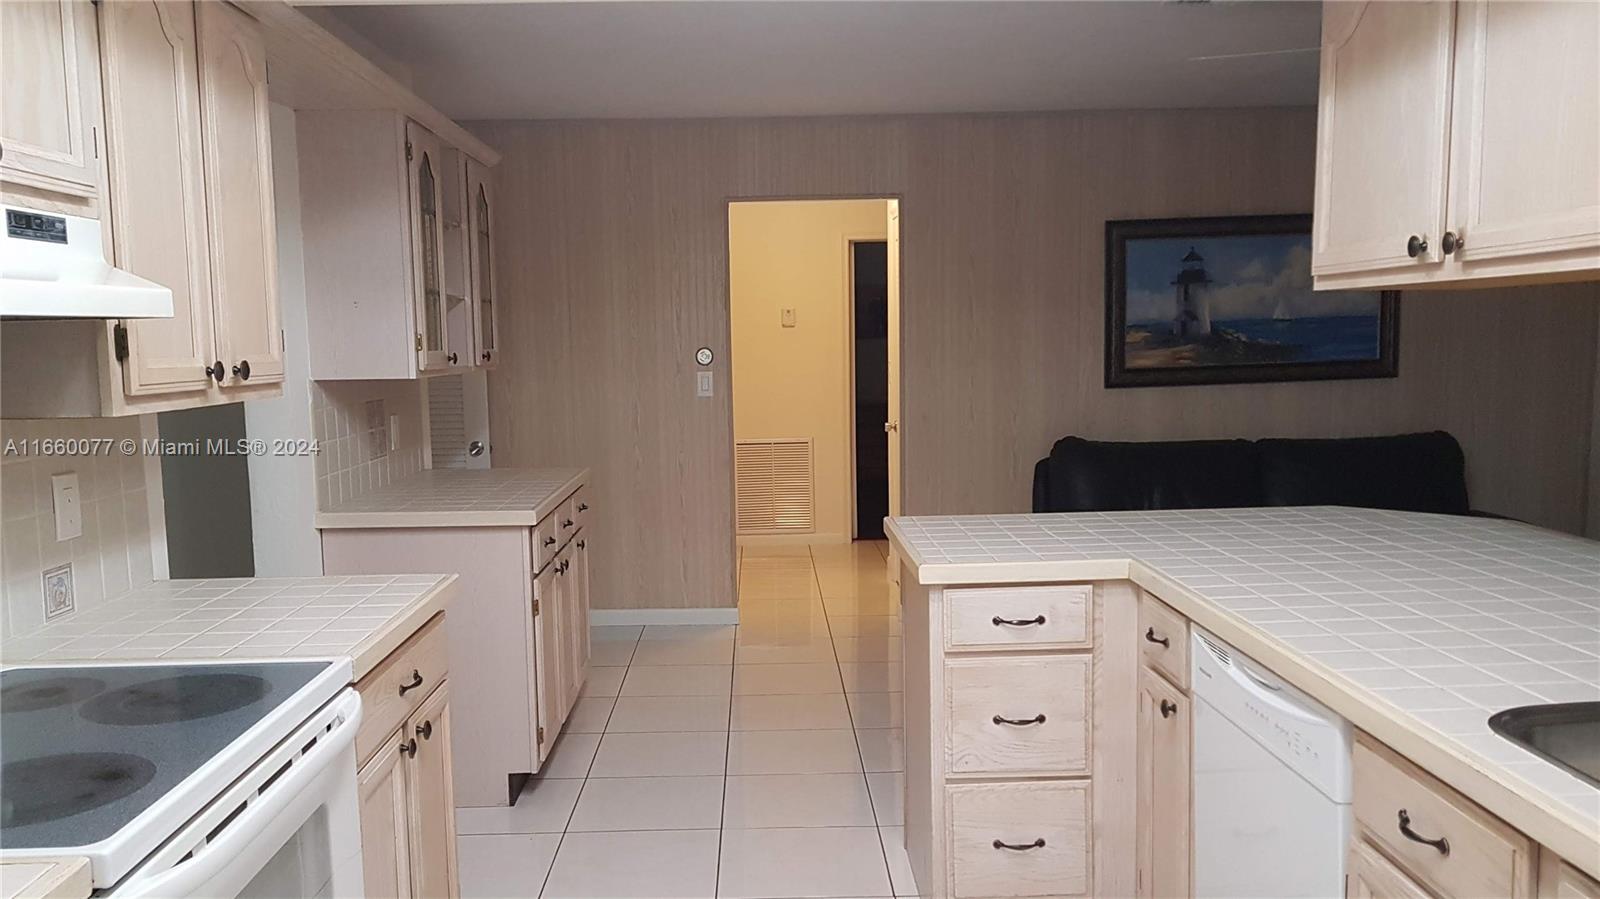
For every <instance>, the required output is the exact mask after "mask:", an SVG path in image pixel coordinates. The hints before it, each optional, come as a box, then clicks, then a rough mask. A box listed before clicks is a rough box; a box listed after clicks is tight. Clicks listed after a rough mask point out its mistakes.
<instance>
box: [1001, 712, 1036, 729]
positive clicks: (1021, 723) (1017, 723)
mask: <svg viewBox="0 0 1600 899" xmlns="http://www.w3.org/2000/svg"><path fill="white" fill-rule="evenodd" d="M994 723H996V724H1009V725H1011V726H1012V727H1027V726H1028V725H1030V724H1043V723H1044V713H1043V712H1040V713H1039V714H1037V715H1034V716H1033V717H1032V718H1002V717H1000V716H999V715H996V716H994Z"/></svg>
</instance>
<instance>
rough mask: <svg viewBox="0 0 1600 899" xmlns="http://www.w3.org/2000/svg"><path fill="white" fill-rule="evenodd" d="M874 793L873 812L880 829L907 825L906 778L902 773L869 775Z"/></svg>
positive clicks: (870, 788) (868, 778)
mask: <svg viewBox="0 0 1600 899" xmlns="http://www.w3.org/2000/svg"><path fill="white" fill-rule="evenodd" d="M867 789H868V790H869V791H871V793H872V811H873V813H874V814H876V815H877V816H878V826H879V827H899V826H900V825H902V824H904V823H905V816H906V814H905V798H906V776H905V773H904V772H902V771H875V772H873V773H871V774H868V775H867Z"/></svg>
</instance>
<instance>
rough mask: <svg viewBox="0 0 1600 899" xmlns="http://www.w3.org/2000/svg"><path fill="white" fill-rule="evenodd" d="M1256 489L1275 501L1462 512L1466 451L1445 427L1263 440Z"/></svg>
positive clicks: (1270, 501) (1465, 508) (1269, 501)
mask: <svg viewBox="0 0 1600 899" xmlns="http://www.w3.org/2000/svg"><path fill="white" fill-rule="evenodd" d="M1256 446H1257V447H1258V448H1259V450H1260V466H1261V492H1262V494H1263V499H1264V502H1265V503H1267V504H1268V505H1274V506H1321V505H1337V506H1362V507H1365V508H1369V509H1400V510H1403V511H1408V512H1443V513H1447V514H1450V515H1465V514H1467V512H1468V511H1469V510H1470V507H1469V506H1468V504H1467V481H1466V457H1465V456H1464V455H1463V453H1462V452H1461V444H1459V443H1457V442H1456V439H1455V438H1454V437H1452V436H1450V435H1449V434H1447V433H1445V432H1444V431H1431V432H1428V433H1424V434H1398V435H1395V436H1391V437H1347V438H1342V439H1334V440H1260V441H1257V442H1256Z"/></svg>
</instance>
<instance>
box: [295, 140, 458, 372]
mask: <svg viewBox="0 0 1600 899" xmlns="http://www.w3.org/2000/svg"><path fill="white" fill-rule="evenodd" d="M296 115H297V118H296V125H297V131H298V137H299V142H300V146H299V149H300V191H301V198H302V200H301V202H302V214H303V219H302V220H303V223H304V224H303V228H304V239H305V256H306V294H307V305H308V307H309V318H310V336H311V376H312V377H313V378H316V379H318V380H351V379H355V380H360V379H382V378H415V377H418V376H419V375H420V376H427V375H432V374H438V373H447V372H452V371H464V370H466V369H467V368H469V367H471V365H472V363H473V359H474V358H475V357H474V350H473V343H472V341H473V325H472V319H471V309H470V306H469V303H470V294H471V293H472V286H471V276H470V273H469V270H470V264H469V262H468V255H469V253H470V247H469V239H470V226H469V218H470V216H469V212H468V209H467V203H466V196H465V194H466V192H467V184H468V174H467V172H468V165H469V162H470V160H468V159H467V158H466V157H465V156H464V155H463V154H461V153H460V152H459V151H457V150H455V149H454V148H451V147H448V146H446V145H445V144H444V143H443V142H442V141H440V140H439V138H438V137H437V136H435V135H434V134H433V133H432V132H430V131H428V130H427V129H426V128H423V127H422V126H420V125H418V124H417V123H415V122H412V121H409V120H407V119H406V118H405V117H403V116H401V115H400V114H398V113H395V112H392V111H386V110H380V111H367V110H301V111H300V112H299V113H297V114H296Z"/></svg>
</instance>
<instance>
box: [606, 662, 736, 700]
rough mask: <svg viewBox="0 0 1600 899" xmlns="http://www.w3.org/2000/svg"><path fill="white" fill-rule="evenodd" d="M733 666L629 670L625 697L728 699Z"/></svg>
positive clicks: (665, 667)
mask: <svg viewBox="0 0 1600 899" xmlns="http://www.w3.org/2000/svg"><path fill="white" fill-rule="evenodd" d="M732 680H733V666H732V665H661V666H654V667H647V668H645V667H633V668H629V669H628V677H627V680H625V681H623V683H622V695H623V696H726V695H727V694H728V690H729V689H730V685H731V684H732Z"/></svg>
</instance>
